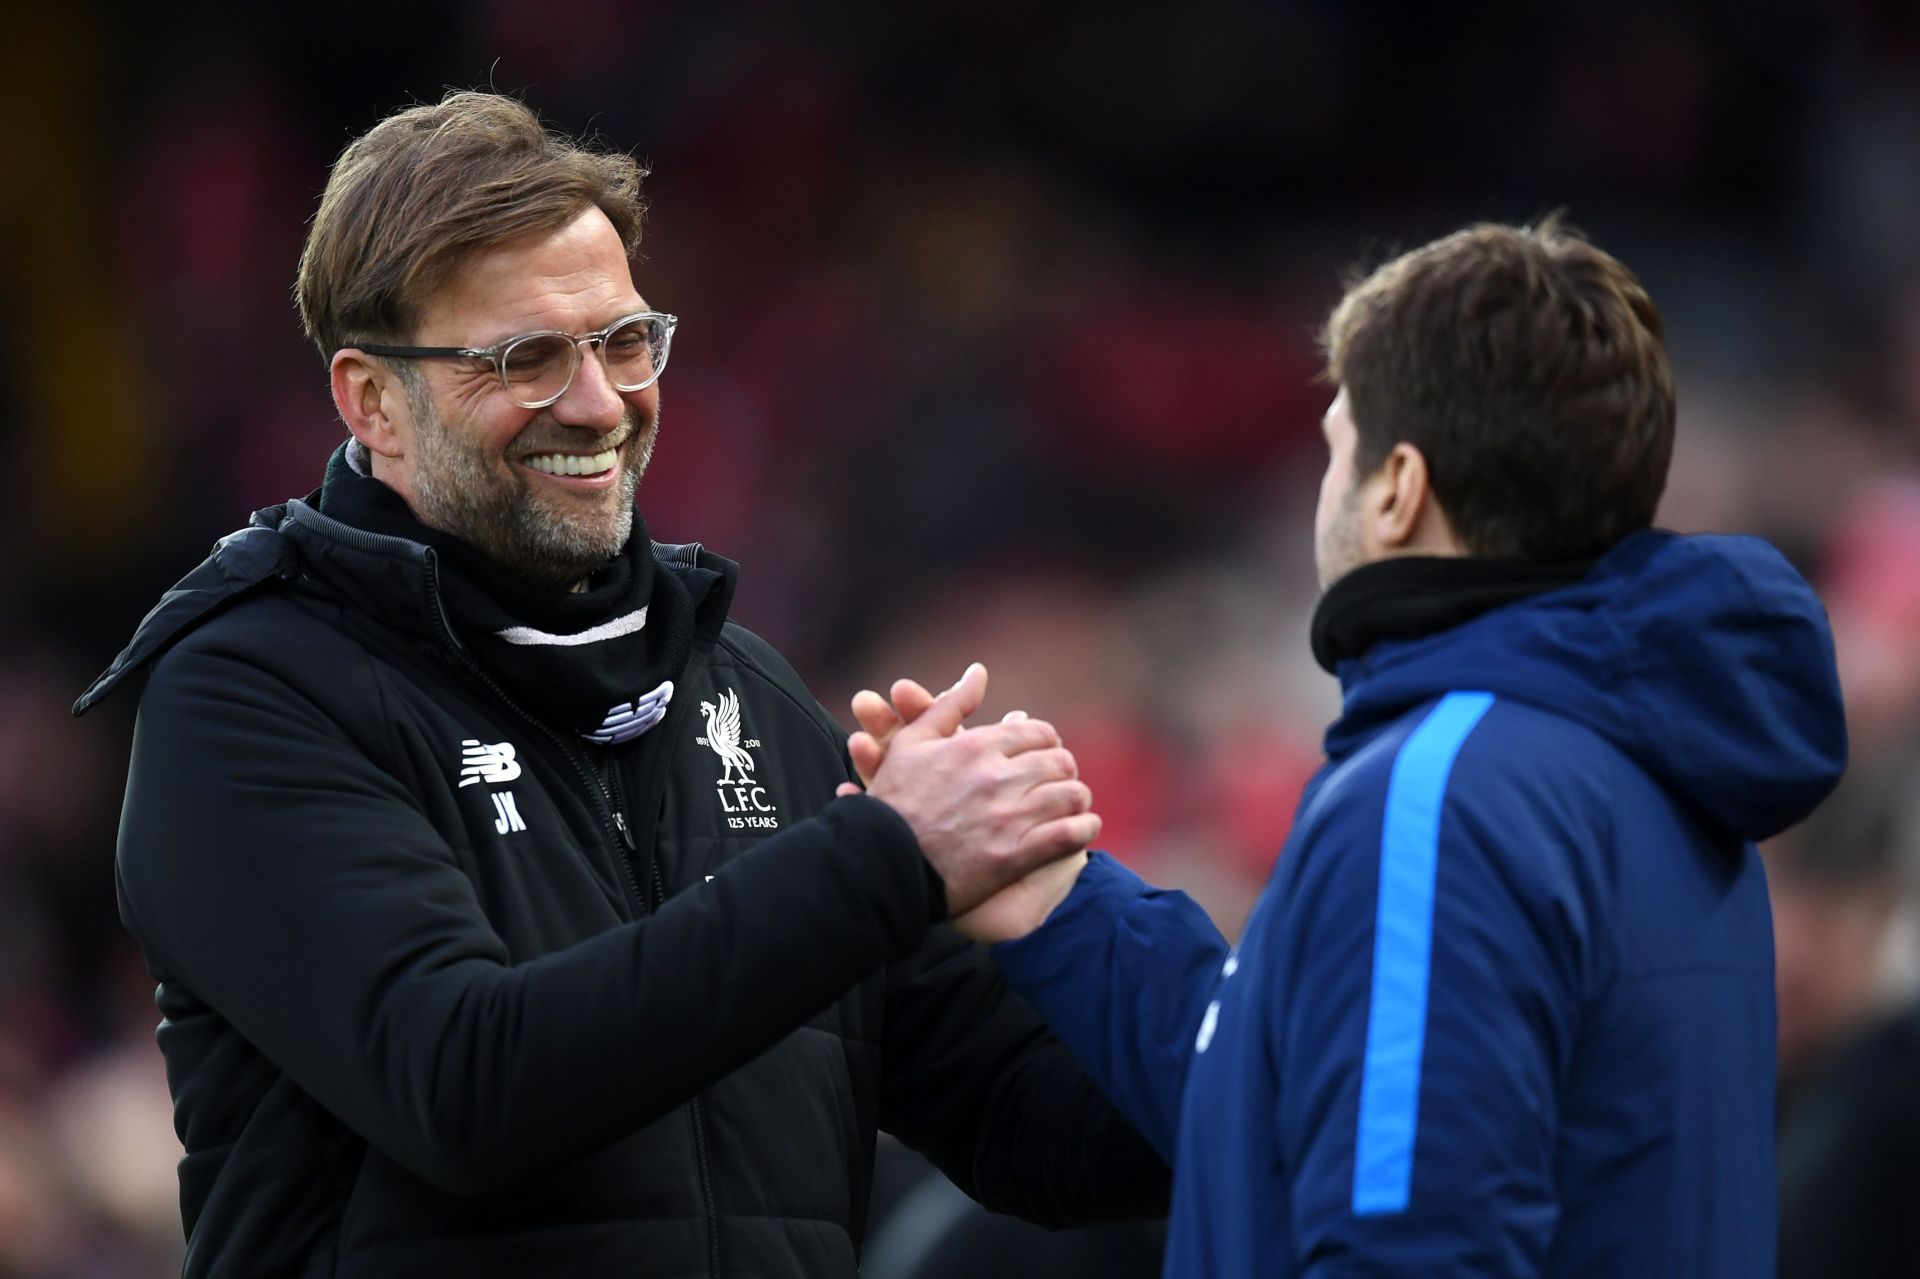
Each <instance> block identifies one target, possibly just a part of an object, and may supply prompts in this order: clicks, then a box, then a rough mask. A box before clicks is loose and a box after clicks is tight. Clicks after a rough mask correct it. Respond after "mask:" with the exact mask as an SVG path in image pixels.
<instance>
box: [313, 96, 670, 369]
mask: <svg viewBox="0 0 1920 1279" xmlns="http://www.w3.org/2000/svg"><path fill="white" fill-rule="evenodd" d="M645 176H646V170H645V169H643V168H641V167H640V165H639V164H638V163H636V162H635V161H634V159H633V157H631V156H627V155H620V154H608V153H604V152H597V151H590V150H587V149H586V148H584V147H582V146H579V145H577V144H575V143H574V142H572V141H570V140H569V139H567V138H564V137H562V136H560V135H558V134H555V133H551V132H549V131H548V130H547V128H546V126H545V125H543V124H541V122H540V117H539V116H537V115H535V114H534V113H533V111H532V110H531V109H530V108H528V107H527V105H526V104H525V103H523V102H520V101H518V100H517V99H514V98H509V97H506V96H504V95H501V94H497V93H478V92H454V93H449V94H447V96H446V97H445V98H443V99H441V100H440V101H439V102H437V103H434V104H432V105H430V106H429V105H421V106H414V107H408V108H407V109H405V110H403V111H398V112H395V113H394V114H393V115H390V116H388V117H387V118H386V119H384V120H382V121H380V123H378V124H376V125H374V126H373V128H371V129H369V130H368V131H367V132H366V133H364V134H362V135H361V136H359V137H358V138H355V139H354V140H353V141H352V142H351V143H349V144H348V145H347V149H346V150H345V151H342V152H341V153H340V158H339V159H338V160H336V161H335V162H334V165H333V172H332V173H331V174H330V175H329V176H328V178H327V189H326V191H325V192H324V193H323V194H322V195H321V197H320V208H319V211H318V212H317V213H315V214H314V217H313V226H312V228H311V229H310V230H309V231H308V233H307V244H306V248H305V249H303V250H302V251H301V254H300V274H299V278H298V281H297V283H296V284H295V286H294V293H295V297H296V298H297V300H298V302H299V306H300V323H301V327H302V328H304V329H305V330H306V333H307V336H308V337H310V338H312V339H313V342H314V345H316V346H318V347H319V348H320V355H321V358H323V359H328V358H331V357H332V355H333V353H334V352H335V351H337V350H339V349H340V348H341V347H343V346H350V345H352V344H353V343H354V342H356V341H370V340H373V339H376V338H384V339H387V340H389V341H392V340H403V339H405V338H406V337H407V336H408V335H409V334H410V332H411V330H412V328H413V325H414V323H415V322H416V321H417V320H418V318H419V310H420V306H421V304H422V302H423V301H424V300H425V299H426V298H427V297H428V296H429V295H431V293H432V292H433V290H434V288H435V287H436V286H437V285H438V284H439V283H440V282H441V281H443V280H444V279H446V277H447V275H448V273H449V272H451V271H452V270H453V269H454V268H455V267H456V266H458V265H459V264H460V263H461V262H462V261H463V260H465V259H467V258H468V257H470V256H471V255H473V254H474V253H476V252H479V251H481V250H484V249H488V248H492V247H494V246H495V245H499V244H504V243H506V242H507V241H509V240H512V239H515V238H517V237H519V236H523V235H527V234H530V233H532V232H537V231H552V230H557V229H558V228H560V227H563V226H565V225H567V224H568V223H569V222H571V221H572V220H573V219H574V218H576V217H578V216H579V214H580V213H581V212H582V211H583V210H585V209H586V208H587V207H588V206H590V205H597V206H598V207H599V208H600V210H601V211H602V212H604V213H605V214H606V215H607V219H608V221H610V222H612V223H613V226H614V230H616V231H618V232H619V233H620V239H621V241H622V243H624V244H625V245H626V249H627V253H628V255H629V257H631V256H632V255H633V254H634V253H635V251H636V250H637V249H638V248H639V245H640V225H641V222H642V220H643V219H644V217H645V214H646V204H645V202H644V201H643V200H642V199H641V196H640V180H641V179H642V178H643V177H645Z"/></svg>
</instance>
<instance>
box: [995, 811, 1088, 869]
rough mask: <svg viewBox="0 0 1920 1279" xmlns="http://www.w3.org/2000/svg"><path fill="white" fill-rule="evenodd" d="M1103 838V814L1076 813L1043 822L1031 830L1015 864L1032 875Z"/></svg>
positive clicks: (1023, 839) (1020, 846)
mask: <svg viewBox="0 0 1920 1279" xmlns="http://www.w3.org/2000/svg"><path fill="white" fill-rule="evenodd" d="M1099 838H1100V814H1098V813H1074V814H1071V815H1070V816H1066V817H1057V818H1055V819H1054V820H1052V821H1050V822H1042V823H1040V824H1039V825H1038V826H1035V827H1034V828H1033V829H1032V830H1030V831H1028V832H1027V833H1026V835H1025V836H1023V837H1022V838H1021V840H1020V844H1019V847H1018V848H1017V849H1015V851H1014V861H1015V862H1016V863H1019V864H1021V865H1023V866H1024V867H1025V869H1023V870H1022V871H1021V872H1020V873H1021V874H1022V875H1025V874H1028V873H1030V872H1031V871H1032V870H1035V869H1037V868H1039V867H1041V866H1045V865H1046V864H1047V863H1049V862H1056V861H1059V860H1060V859H1061V858H1062V857H1071V856H1072V855H1073V854H1075V853H1077V852H1080V851H1081V850H1082V849H1085V848H1087V847H1089V846H1091V845H1092V844H1093V842H1094V841H1095V840H1097V839H1099Z"/></svg>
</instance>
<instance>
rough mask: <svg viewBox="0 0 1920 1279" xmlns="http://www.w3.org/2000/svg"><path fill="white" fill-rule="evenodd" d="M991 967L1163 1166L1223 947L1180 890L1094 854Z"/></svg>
mask: <svg viewBox="0 0 1920 1279" xmlns="http://www.w3.org/2000/svg"><path fill="white" fill-rule="evenodd" d="M994 949H995V955H996V957H997V958H998V960H999V963H1000V970H1001V972H1002V973H1004V974H1005V975H1006V977H1007V980H1008V981H1009V982H1010V983H1011V984H1012V985H1013V988H1014V989H1015V990H1017V991H1019V992H1020V993H1021V994H1022V995H1023V996H1025V997H1026V999H1027V1000H1028V1001H1030V1002H1031V1003H1032V1005H1033V1006H1034V1007H1035V1008H1036V1009H1037V1010H1038V1011H1039V1013H1040V1015H1041V1016H1042V1017H1043V1018H1045V1019H1046V1022H1047V1024H1048V1025H1049V1026H1051V1027H1053V1029H1054V1031H1055V1032H1056V1033H1057V1034H1059V1036H1060V1037H1061V1038H1062V1039H1063V1040H1065V1041H1066V1043H1067V1044H1068V1045H1069V1046H1070V1047H1071V1048H1072V1049H1073V1052H1074V1054H1075V1056H1077V1057H1078V1058H1079V1059H1080V1060H1081V1061H1082V1062H1083V1063H1085V1065H1086V1067H1087V1069H1088V1070H1089V1071H1091V1072H1092V1074H1093V1077H1094V1078H1095V1079H1096V1080H1097V1081H1099V1084H1100V1087H1101V1088H1102V1089H1104V1090H1105V1091H1106V1093H1107V1095H1108V1096H1110V1097H1112V1098H1113V1099H1114V1101H1115V1102H1116V1103H1118V1104H1119V1106H1120V1109H1121V1110H1122V1111H1123V1112H1125V1114H1126V1115H1127V1117H1128V1118H1129V1119H1131V1120H1132V1121H1133V1122H1134V1123H1135V1124H1136V1125H1137V1126H1138V1127H1139V1129H1140V1131H1141V1132H1142V1133H1143V1134H1145V1136H1146V1137H1147V1139H1148V1140H1149V1141H1151V1142H1152V1143H1153V1145H1154V1148H1155V1149H1157V1150H1158V1151H1160V1153H1161V1155H1162V1156H1164V1157H1165V1158H1166V1159H1167V1160H1169V1161H1171V1160H1172V1159H1173V1154H1174V1147H1175V1142H1176V1138H1177V1134H1178V1131H1179V1123H1180V1096H1181V1093H1182V1091H1183V1090H1184V1089H1185V1087H1186V1082H1187V1065H1188V1063H1189V1062H1190V1061H1191V1060H1192V1057H1193V1041H1194V1036H1195V1034H1196V1033H1197V1032H1198V1029H1199V1026H1200V1020H1201V1018H1202V1017H1203V1016H1204V1015H1205V1010H1206V1006H1207V1000H1208V998H1209V996H1210V993H1211V991H1212V989H1213V986H1214V984H1215V983H1216V982H1217V981H1218V979H1219V975H1220V966H1221V963H1222V961H1224V960H1225V959H1226V955H1227V943H1226V939H1225V938H1223V937H1221V935H1220V930H1219V929H1217V928H1215V927H1214V926H1213V921H1212V920H1211V919H1209V918H1208V917H1207V913H1206V912H1205V911H1203V910H1201V909H1200V907H1199V906H1198V905H1196V904H1195V903H1194V902H1193V900H1192V899H1191V898H1189V897H1188V896H1187V895H1186V894H1185V893H1180V892H1170V891H1165V890H1162V889H1157V888H1153V887H1151V886H1150V885H1148V884H1146V883H1145V882H1143V881H1142V880H1141V879H1140V878H1139V876H1137V875H1135V874H1134V873H1133V872H1132V871H1130V870H1128V869H1127V868H1126V867H1124V866H1122V865H1120V863H1119V862H1116V861H1114V860H1113V858H1111V857H1109V856H1107V855H1106V854H1105V853H1096V854H1094V856H1093V857H1092V858H1091V859H1090V860H1089V861H1088V863H1087V868H1086V869H1085V870H1083V871H1081V872H1080V878H1079V880H1078V882H1076V883H1075V884H1074V886H1073V892H1072V893H1071V894H1069V895H1068V897H1067V900H1066V901H1064V902H1062V903H1061V904H1060V906H1059V907H1058V908H1057V909H1055V910H1054V912H1053V914H1052V915H1050V916H1048V918H1047V921H1046V922H1045V923H1044V924H1042V925H1041V926H1040V927H1039V928H1037V929H1035V930H1034V931H1033V932H1032V933H1030V934H1028V935H1027V936H1026V937H1023V938H1020V939H1019V940H1018V941H1012V942H1003V943H1001V944H1000V945H999V946H997V947H995V948H994Z"/></svg>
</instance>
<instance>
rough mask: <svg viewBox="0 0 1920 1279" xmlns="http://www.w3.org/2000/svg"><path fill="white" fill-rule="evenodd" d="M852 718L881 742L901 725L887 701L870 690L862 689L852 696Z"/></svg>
mask: <svg viewBox="0 0 1920 1279" xmlns="http://www.w3.org/2000/svg"><path fill="white" fill-rule="evenodd" d="M901 682H902V683H905V682H906V681H904V680H902V681H901ZM896 687H897V686H896ZM853 718H854V721H855V722H856V723H858V724H859V725H860V727H861V728H863V729H865V730H866V731H867V732H869V733H871V734H873V736H874V737H876V738H878V739H880V740H882V741H884V740H885V739H886V736H887V734H888V733H891V732H892V731H893V730H894V729H896V728H898V727H900V723H901V721H900V716H898V715H896V714H895V713H894V709H893V707H892V706H891V705H889V704H888V702H887V699H886V698H884V697H882V696H880V694H878V693H876V692H874V691H873V690H872V689H870V688H863V689H861V690H860V691H859V692H857V693H855V694H854V695H853Z"/></svg>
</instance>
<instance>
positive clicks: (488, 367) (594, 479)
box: [374, 208, 660, 587]
mask: <svg viewBox="0 0 1920 1279" xmlns="http://www.w3.org/2000/svg"><path fill="white" fill-rule="evenodd" d="M646 309H647V308H646V303H645V301H644V300H642V298H641V297H640V295H639V293H638V292H636V291H635V290H634V287H633V277H632V274H631V272H630V271H629V270H628V266H627V256H626V251H625V249H624V247H623V245H622V244H621V241H620V236H619V234H618V232H616V231H615V230H614V228H613V224H612V223H611V222H609V221H608V220H607V216H606V215H605V214H604V213H602V212H601V211H600V210H599V209H597V208H588V209H587V210H586V211H585V212H584V213H582V214H581V215H580V216H579V217H578V218H576V219H574V221H572V222H571V223H569V224H568V225H566V226H565V227H562V228H561V229H559V230H557V231H553V232H540V233H536V234H534V235H531V236H528V237H526V238H524V239H520V240H515V241H512V242H510V243H508V244H505V245H502V246H500V247H498V248H494V249H490V250H487V251H485V252H482V253H481V254H479V255H478V256H476V257H475V258H474V259H473V260H472V261H470V262H468V263H466V264H465V265H463V266H462V267H461V268H460V269H459V270H458V271H456V272H455V273H454V275H453V278H452V279H450V280H449V282H448V283H447V284H446V285H445V286H443V287H442V288H441V289H440V290H439V291H438V292H437V293H436V294H434V295H433V297H432V298H431V299H429V301H428V302H427V304H426V306H425V307H423V308H422V311H421V317H420V324H419V326H418V328H417V330H416V332H415V333H414V335H413V338H412V341H413V343H414V344H417V345H420V346H461V347H474V348H480V347H488V346H492V345H493V344H494V343H496V342H501V341H504V340H506V339H508V338H511V337H515V336H517V335H519V334H522V333H527V332H531V331H533V330H536V329H552V330H558V331H560V332H565V333H586V332H591V331H593V330H595V329H599V328H603V327H604V326H606V325H607V324H609V323H611V322H613V321H614V320H617V319H620V318H621V317H623V316H626V315H631V314H634V313H635V312H638V311H644V310H646ZM583 354H584V355H585V358H584V359H582V361H581V363H580V369H579V371H578V372H577V373H576V374H575V375H574V379H573V384H572V385H571V386H569V387H568V388H567V392H566V394H565V395H563V396H561V397H560V398H559V399H558V400H556V401H555V402H554V403H552V404H550V405H548V406H547V407H546V408H543V409H527V408H522V407H521V406H519V405H518V404H515V403H514V402H513V400H512V398H511V397H510V396H509V395H508V394H507V392H506V389H505V388H504V387H503V386H502V385H501V383H500V377H499V374H498V372H497V371H496V370H495V368H494V366H493V365H492V363H490V362H489V361H485V360H473V361H462V360H423V361H419V362H417V363H415V364H413V365H412V366H411V368H410V369H409V371H408V373H407V375H406V376H405V377H404V379H403V380H404V382H405V384H406V385H405V394H404V397H403V400H404V407H401V406H398V405H396V406H395V408H396V411H395V412H394V413H393V417H394V419H395V420H394V423H393V439H392V443H391V446H390V447H386V448H379V449H376V450H375V453H376V457H375V462H374V475H375V476H376V477H377V478H378V479H380V480H381V481H383V482H384V483H386V484H387V485H388V486H389V487H391V488H392V489H394V490H395V491H396V492H398V493H399V494H400V495H401V496H402V497H403V498H405V499H406V501H407V505H408V506H409V507H411V508H412V510H413V513H414V514H415V516H417V517H418V518H419V520H420V522H421V523H423V524H426V525H427V526H429V527H431V528H436V529H440V530H442V531H444V532H447V533H451V534H453V535H454V536H455V537H458V538H460V539H461V540H462V541H465V542H468V543H470V544H471V545H473V546H475V547H477V548H478V549H479V550H481V551H482V552H484V553H485V554H486V555H487V556H488V557H489V558H490V559H492V560H494V561H495V562H496V563H498V564H500V565H501V566H502V567H504V568H507V569H509V570H511V571H513V572H515V573H518V574H519V575H521V576H522V577H525V578H527V579H528V580H530V581H534V582H539V583H542V584H544V585H549V586H556V587H562V586H572V585H574V584H576V583H578V582H580V581H581V580H583V579H584V578H586V577H587V576H588V575H590V574H591V573H592V572H593V571H594V570H596V569H598V568H599V567H600V566H601V565H603V564H605V563H606V562H607V561H608V560H609V559H611V558H612V557H613V556H614V555H616V554H617V553H619V551H620V549H621V548H622V547H623V546H625V545H626V542H627V538H628V537H629V536H630V535H631V533H632V530H633V499H634V493H635V491H636V490H637V489H638V488H639V484H640V477H641V475H642V473H643V472H644V471H645V470H646V465H647V461H648V459H649V458H650V457H651V456H652V453H653V444H654V439H655V437H656V435H657V434H658V431H659V420H660V391H659V384H658V383H657V382H656V383H655V384H654V385H652V386H650V387H648V388H647V389H645V390H643V391H617V390H615V389H614V387H613V384H612V383H611V382H610V381H609V380H608V379H607V374H606V369H605V367H604V366H603V365H602V364H601V362H600V359H599V358H598V356H597V355H596V354H594V353H593V352H592V351H591V350H587V351H585V352H583Z"/></svg>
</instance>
